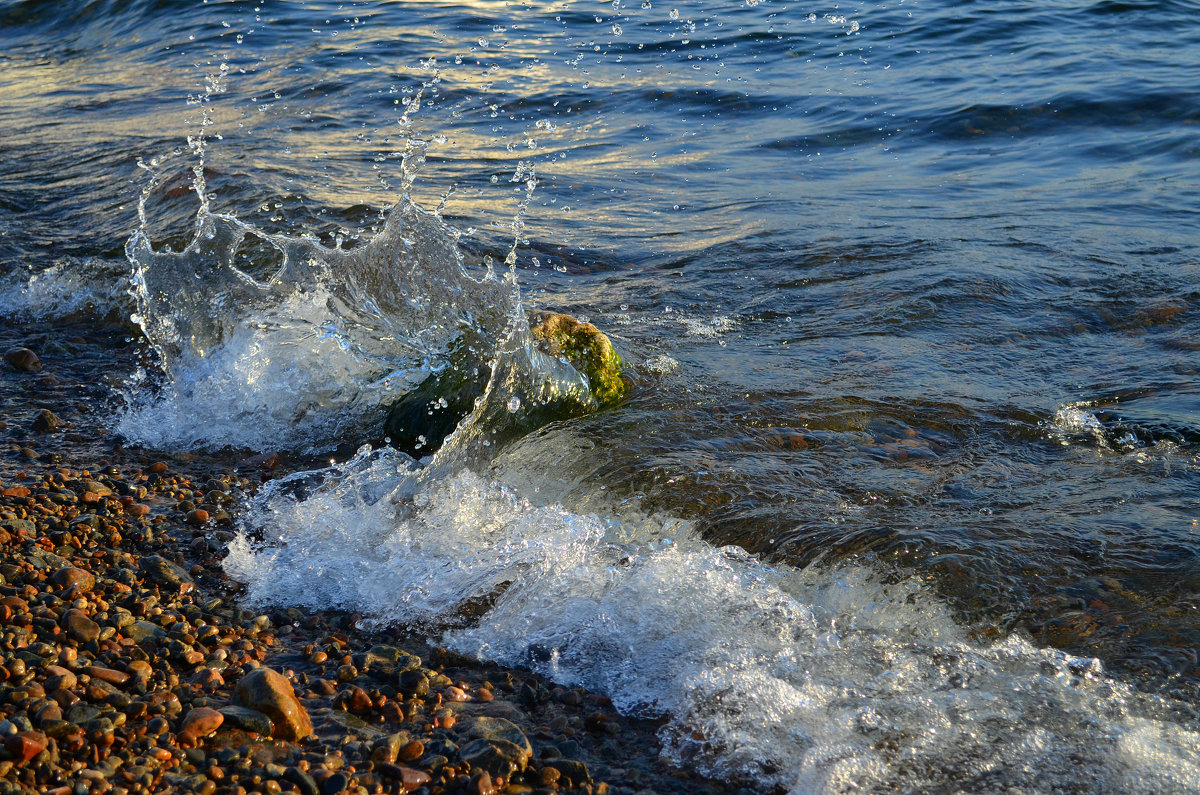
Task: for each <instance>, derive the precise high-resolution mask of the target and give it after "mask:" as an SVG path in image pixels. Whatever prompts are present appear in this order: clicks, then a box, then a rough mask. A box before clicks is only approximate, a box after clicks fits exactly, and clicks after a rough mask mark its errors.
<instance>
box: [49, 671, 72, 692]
mask: <svg viewBox="0 0 1200 795" xmlns="http://www.w3.org/2000/svg"><path fill="white" fill-rule="evenodd" d="M45 671H46V689H47V690H49V691H50V692H51V693H53V692H54V691H55V690H60V689H61V690H74V689H75V686H76V685H77V684H79V680H78V678H77V677H76V676H75V674H74V672H72V671H69V670H67V669H66V668H63V667H62V666H61V665H47V666H46V668H45Z"/></svg>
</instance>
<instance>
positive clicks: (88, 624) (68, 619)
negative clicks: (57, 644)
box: [62, 609, 100, 643]
mask: <svg viewBox="0 0 1200 795" xmlns="http://www.w3.org/2000/svg"><path fill="white" fill-rule="evenodd" d="M62 626H63V629H65V630H66V631H67V637H69V638H71V639H72V640H77V641H79V642H80V643H88V642H89V641H93V640H95V639H96V638H98V637H100V625H99V624H97V623H96V622H95V621H92V620H91V619H90V618H88V616H87V613H85V612H83V611H82V610H78V609H74V610H68V611H67V612H65V613H63V617H62Z"/></svg>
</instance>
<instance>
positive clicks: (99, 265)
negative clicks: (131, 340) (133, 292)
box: [0, 257, 132, 320]
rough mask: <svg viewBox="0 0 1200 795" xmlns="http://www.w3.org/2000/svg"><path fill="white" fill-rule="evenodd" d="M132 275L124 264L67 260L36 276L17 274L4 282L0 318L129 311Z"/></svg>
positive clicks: (0, 283) (1, 281)
mask: <svg viewBox="0 0 1200 795" xmlns="http://www.w3.org/2000/svg"><path fill="white" fill-rule="evenodd" d="M128 292H129V272H128V267H127V265H126V264H125V263H124V262H119V261H113V260H106V259H101V258H99V257H89V258H87V259H76V258H72V257H68V258H63V259H61V260H59V261H57V262H55V263H54V264H53V265H51V266H50V267H49V268H46V269H45V270H43V271H38V272H36V273H28V272H23V271H17V272H13V273H9V274H7V275H6V276H5V277H4V278H3V279H0V316H4V317H11V318H18V319H22V320H41V319H46V318H61V317H66V316H68V315H73V314H77V313H84V312H87V313H91V314H94V315H101V316H103V315H107V314H109V313H110V312H115V311H128V307H130V306H131V305H132V302H131V301H130V300H129V294H128Z"/></svg>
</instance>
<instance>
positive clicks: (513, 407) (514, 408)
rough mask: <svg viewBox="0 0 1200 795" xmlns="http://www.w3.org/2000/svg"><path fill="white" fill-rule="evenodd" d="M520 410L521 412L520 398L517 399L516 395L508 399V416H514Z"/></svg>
mask: <svg viewBox="0 0 1200 795" xmlns="http://www.w3.org/2000/svg"><path fill="white" fill-rule="evenodd" d="M520 410H521V398H519V397H517V396H516V395H513V396H512V397H510V398H509V399H508V412H509V413H510V414H516V413H517V412H518V411H520Z"/></svg>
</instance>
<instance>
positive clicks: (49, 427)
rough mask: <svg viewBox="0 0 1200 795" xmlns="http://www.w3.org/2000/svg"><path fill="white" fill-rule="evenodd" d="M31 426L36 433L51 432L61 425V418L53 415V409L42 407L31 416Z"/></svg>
mask: <svg viewBox="0 0 1200 795" xmlns="http://www.w3.org/2000/svg"><path fill="white" fill-rule="evenodd" d="M31 427H32V428H33V429H34V430H35V431H37V432H38V433H53V432H54V431H57V430H58V429H59V428H61V427H62V420H60V419H59V418H58V417H57V416H55V414H54V412H53V411H50V410H49V409H42V410H41V411H39V412H38V413H37V416H36V417H34V418H33V423H32V424H31Z"/></svg>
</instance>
